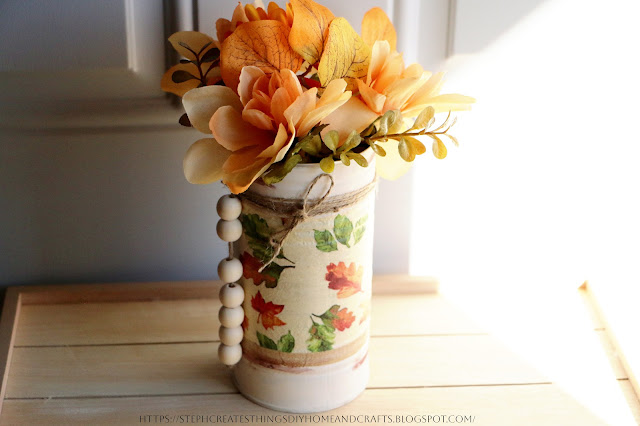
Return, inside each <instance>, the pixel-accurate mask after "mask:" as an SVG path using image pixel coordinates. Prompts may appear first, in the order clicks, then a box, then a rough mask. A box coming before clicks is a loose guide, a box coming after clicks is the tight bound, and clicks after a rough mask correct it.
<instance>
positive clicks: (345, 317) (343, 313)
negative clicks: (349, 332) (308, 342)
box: [331, 308, 356, 331]
mask: <svg viewBox="0 0 640 426" xmlns="http://www.w3.org/2000/svg"><path fill="white" fill-rule="evenodd" d="M336 316H337V318H334V319H333V321H331V325H333V327H334V328H335V329H337V330H339V331H344V330H346V329H347V328H349V327H351V324H353V322H354V321H355V320H356V317H355V316H354V315H353V312H350V311H349V310H347V308H342V309H340V310H339V311H338V312H336Z"/></svg>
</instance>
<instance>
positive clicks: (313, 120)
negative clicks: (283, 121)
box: [297, 91, 351, 136]
mask: <svg viewBox="0 0 640 426" xmlns="http://www.w3.org/2000/svg"><path fill="white" fill-rule="evenodd" d="M350 98H351V92H349V91H347V92H345V93H343V94H342V95H341V96H340V97H339V98H338V99H336V100H335V101H333V102H329V103H326V104H324V105H322V106H320V107H316V109H314V110H313V111H311V112H309V114H307V115H306V116H305V117H304V118H303V119H302V121H301V122H300V124H299V125H298V130H297V133H298V135H300V136H304V135H306V134H307V133H309V131H310V130H311V129H312V128H313V127H314V126H316V125H317V124H318V123H320V122H321V121H322V120H323V119H324V118H325V117H327V116H328V115H330V114H331V113H332V112H334V111H335V110H336V109H338V108H340V107H341V106H342V105H344V104H345V103H346V102H347V101H348V100H349V99H350Z"/></svg>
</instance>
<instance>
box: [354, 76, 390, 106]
mask: <svg viewBox="0 0 640 426" xmlns="http://www.w3.org/2000/svg"><path fill="white" fill-rule="evenodd" d="M358 91H359V92H360V97H361V98H362V100H363V101H364V103H365V104H367V106H368V107H369V108H371V110H372V111H374V112H376V113H378V114H382V109H383V108H384V106H385V101H386V100H387V97H386V96H385V95H383V94H380V93H378V92H376V91H375V90H373V89H372V88H371V87H369V86H367V85H366V84H364V82H363V81H362V80H358Z"/></svg>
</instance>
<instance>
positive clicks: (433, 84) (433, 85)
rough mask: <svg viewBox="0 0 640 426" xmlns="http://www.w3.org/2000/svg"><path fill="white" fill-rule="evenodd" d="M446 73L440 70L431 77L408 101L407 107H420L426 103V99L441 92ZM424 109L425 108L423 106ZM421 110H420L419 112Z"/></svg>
mask: <svg viewBox="0 0 640 426" xmlns="http://www.w3.org/2000/svg"><path fill="white" fill-rule="evenodd" d="M443 79H444V73H442V72H439V73H436V74H434V75H432V76H430V77H429V80H427V82H426V83H425V84H424V85H423V86H422V87H421V88H419V89H418V90H417V91H416V93H414V94H413V96H411V98H410V99H409V101H408V102H407V105H406V107H407V108H413V107H419V106H420V105H422V104H424V102H425V99H427V98H430V97H432V96H434V95H437V94H438V93H439V92H440V87H442V84H443V83H444V80H443ZM423 109H424V108H423ZM419 113H420V112H418V114H419Z"/></svg>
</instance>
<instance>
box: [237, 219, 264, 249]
mask: <svg viewBox="0 0 640 426" xmlns="http://www.w3.org/2000/svg"><path fill="white" fill-rule="evenodd" d="M240 222H241V223H242V230H243V232H244V235H245V236H247V237H248V238H252V239H254V240H258V241H264V242H265V243H268V242H269V238H271V232H269V225H268V224H267V221H266V220H264V219H263V218H261V217H260V216H258V215H257V214H243V215H240ZM252 248H253V247H252Z"/></svg>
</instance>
